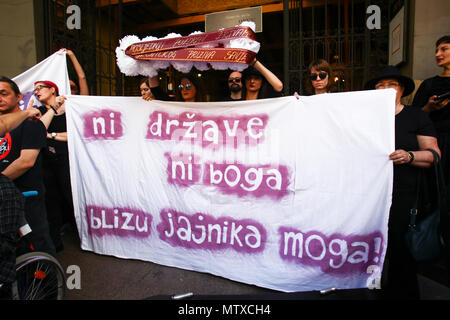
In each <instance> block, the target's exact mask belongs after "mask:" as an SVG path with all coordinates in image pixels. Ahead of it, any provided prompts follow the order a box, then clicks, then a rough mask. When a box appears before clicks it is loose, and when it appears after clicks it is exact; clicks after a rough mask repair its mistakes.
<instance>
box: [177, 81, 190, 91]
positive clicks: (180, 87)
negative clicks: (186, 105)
mask: <svg viewBox="0 0 450 320" xmlns="http://www.w3.org/2000/svg"><path fill="white" fill-rule="evenodd" d="M185 87H186V90H191V88H192V85H191V84H190V83H188V84H186V86H183V85H182V84H180V85H179V86H178V89H179V90H180V91H183V89H184V88H185Z"/></svg>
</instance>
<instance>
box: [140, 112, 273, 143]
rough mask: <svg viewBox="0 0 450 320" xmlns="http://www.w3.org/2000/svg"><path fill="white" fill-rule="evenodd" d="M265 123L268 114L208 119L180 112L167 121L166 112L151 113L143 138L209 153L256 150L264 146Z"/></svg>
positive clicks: (168, 117)
mask: <svg viewBox="0 0 450 320" xmlns="http://www.w3.org/2000/svg"><path fill="white" fill-rule="evenodd" d="M268 119H269V116H268V115H267V114H260V115H251V116H249V115H240V116H230V117H217V116H213V117H208V116H205V115H203V114H200V113H194V112H183V113H181V114H180V115H177V116H175V117H170V115H169V114H168V113H166V112H161V111H154V112H153V113H152V114H150V122H149V124H148V127H147V135H146V138H147V139H156V140H172V141H177V142H178V141H190V142H191V143H196V144H198V145H201V146H202V147H211V148H212V150H218V149H219V148H221V147H229V148H235V149H237V148H238V147H239V146H240V145H250V146H255V145H257V144H258V143H261V142H263V141H264V138H265V128H266V125H267V122H268Z"/></svg>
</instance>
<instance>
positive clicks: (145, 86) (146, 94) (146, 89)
mask: <svg viewBox="0 0 450 320" xmlns="http://www.w3.org/2000/svg"><path fill="white" fill-rule="evenodd" d="M139 90H140V92H141V97H142V99H144V100H146V101H151V100H153V99H155V96H154V95H153V93H152V90H151V89H150V84H149V82H148V78H143V79H141V81H140V82H139Z"/></svg>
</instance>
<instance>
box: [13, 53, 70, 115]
mask: <svg viewBox="0 0 450 320" xmlns="http://www.w3.org/2000/svg"><path fill="white" fill-rule="evenodd" d="M12 80H14V82H15V83H16V84H17V85H18V86H19V89H20V92H21V93H22V95H23V99H22V101H21V102H20V107H21V109H26V108H27V106H28V102H29V101H30V98H31V97H32V96H33V90H34V83H35V82H36V81H46V80H49V81H52V82H54V83H55V84H56V85H57V86H58V89H59V94H60V95H68V94H70V83H69V74H68V71H67V61H66V51H65V50H59V51H57V52H55V53H54V54H52V55H51V56H49V57H47V58H46V59H44V60H42V61H41V62H39V63H38V64H36V65H34V66H33V67H31V68H30V69H28V70H27V71H25V72H23V73H21V74H19V75H18V76H16V77H14V78H13V79H12ZM33 105H36V106H39V105H41V103H40V102H39V101H38V100H37V99H36V98H34V101H33Z"/></svg>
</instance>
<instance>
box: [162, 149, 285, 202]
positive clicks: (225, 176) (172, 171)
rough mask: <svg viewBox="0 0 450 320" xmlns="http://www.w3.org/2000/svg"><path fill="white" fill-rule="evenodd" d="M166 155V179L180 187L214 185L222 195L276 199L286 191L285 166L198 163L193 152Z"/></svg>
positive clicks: (197, 158) (198, 159)
mask: <svg viewBox="0 0 450 320" xmlns="http://www.w3.org/2000/svg"><path fill="white" fill-rule="evenodd" d="M164 155H165V156H166V158H167V161H168V162H167V170H166V173H167V176H168V182H169V183H171V184H176V185H179V186H182V187H189V186H190V185H194V184H203V185H206V186H215V187H217V188H218V189H219V190H220V191H222V192H223V193H224V194H234V195H237V196H239V197H244V196H247V195H250V196H252V197H255V198H261V197H264V196H267V197H269V198H272V199H273V200H280V199H281V198H282V197H284V196H286V195H288V194H289V191H288V186H289V169H288V167H287V166H284V165H274V166H270V165H260V166H252V165H243V164H239V163H234V164H216V163H205V164H197V163H199V162H201V159H200V157H196V156H195V155H192V156H191V155H186V154H179V155H176V156H175V159H173V158H172V156H171V154H170V153H165V154H164Z"/></svg>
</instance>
